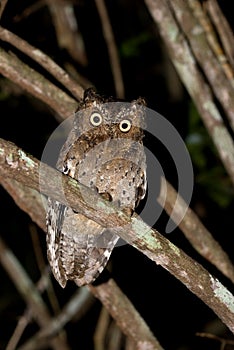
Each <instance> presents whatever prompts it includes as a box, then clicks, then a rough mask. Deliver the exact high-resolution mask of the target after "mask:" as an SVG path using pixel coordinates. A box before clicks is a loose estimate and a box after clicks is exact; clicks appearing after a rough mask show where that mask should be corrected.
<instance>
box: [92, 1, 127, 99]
mask: <svg viewBox="0 0 234 350" xmlns="http://www.w3.org/2000/svg"><path fill="white" fill-rule="evenodd" d="M95 2H96V6H97V9H98V12H99V16H100V18H101V22H102V30H103V35H104V38H105V40H106V44H107V48H108V52H109V58H110V64H111V69H112V73H113V78H114V84H115V90H116V96H117V97H119V98H124V83H123V77H122V72H121V66H120V61H119V55H118V51H117V47H116V43H115V38H114V34H113V31H112V27H111V24H110V20H109V17H108V13H107V9H106V6H105V3H104V0H95Z"/></svg>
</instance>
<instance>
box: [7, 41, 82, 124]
mask: <svg viewBox="0 0 234 350" xmlns="http://www.w3.org/2000/svg"><path fill="white" fill-rule="evenodd" d="M0 73H1V74H2V75H4V76H5V77H6V78H8V79H10V80H12V81H13V82H14V83H16V84H17V85H19V86H20V87H21V88H23V89H24V90H26V91H27V92H29V93H30V94H31V95H33V96H34V97H36V98H38V99H39V100H41V101H43V102H44V103H46V104H47V105H48V106H49V107H51V108H52V109H53V110H54V111H55V112H57V113H58V115H60V116H61V117H62V118H65V117H69V116H70V115H71V114H72V113H74V111H75V110H76V108H77V102H76V101H75V100H74V99H73V98H71V97H69V96H68V95H67V94H66V93H65V92H63V91H62V90H61V89H59V88H58V87H56V86H55V85H53V84H52V83H51V82H49V81H48V80H47V79H45V78H44V77H43V76H42V75H41V74H39V73H38V72H36V71H35V70H33V69H32V68H30V67H29V66H27V65H26V64H25V63H23V62H22V61H20V60H19V59H18V58H17V57H16V56H14V55H12V54H11V53H7V52H6V51H4V50H3V49H1V48H0Z"/></svg>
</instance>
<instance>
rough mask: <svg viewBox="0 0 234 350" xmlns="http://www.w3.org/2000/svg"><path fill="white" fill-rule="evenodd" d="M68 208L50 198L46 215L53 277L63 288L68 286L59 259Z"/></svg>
mask: <svg viewBox="0 0 234 350" xmlns="http://www.w3.org/2000/svg"><path fill="white" fill-rule="evenodd" d="M66 210H67V207H66V206H65V205H63V204H61V203H59V202H57V201H55V200H53V199H52V198H48V210H47V215H46V225H47V235H46V243H47V257H48V261H49V263H50V267H51V269H52V272H53V275H54V277H55V278H56V280H57V281H58V282H59V284H60V285H61V286H62V287H65V285H66V278H65V271H64V269H63V267H62V265H61V262H60V259H59V255H60V253H59V246H60V237H61V229H62V226H63V219H64V215H65V212H66Z"/></svg>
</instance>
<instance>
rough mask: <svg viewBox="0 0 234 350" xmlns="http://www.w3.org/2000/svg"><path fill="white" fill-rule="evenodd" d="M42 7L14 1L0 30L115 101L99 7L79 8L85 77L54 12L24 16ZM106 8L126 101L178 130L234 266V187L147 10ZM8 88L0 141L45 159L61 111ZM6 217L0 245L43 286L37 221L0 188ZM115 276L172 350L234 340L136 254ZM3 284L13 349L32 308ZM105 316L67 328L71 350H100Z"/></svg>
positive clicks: (158, 148)
mask: <svg viewBox="0 0 234 350" xmlns="http://www.w3.org/2000/svg"><path fill="white" fill-rule="evenodd" d="M33 3H35V2H33V1H23V2H19V1H16V0H9V2H8V4H7V7H6V9H5V12H4V14H3V17H2V20H1V21H2V22H1V25H2V26H3V27H5V28H7V29H9V30H11V31H12V32H13V33H15V34H17V35H18V36H20V37H22V38H23V39H25V40H27V41H28V42H29V43H30V44H32V45H34V46H36V47H38V48H39V49H41V50H42V51H44V52H45V53H47V54H48V55H49V56H50V57H52V58H53V59H54V60H55V61H56V62H57V63H59V64H60V65H61V66H64V63H65V62H69V63H71V64H73V65H74V66H75V67H76V68H77V70H78V71H79V72H80V73H82V74H83V75H84V76H85V77H87V78H88V79H89V80H90V81H91V82H92V84H94V85H95V86H96V88H97V90H98V92H100V93H105V94H107V95H115V91H114V85H113V79H112V74H111V69H110V65H109V59H108V52H107V48H106V44H105V41H104V39H103V35H102V29H101V24H100V19H99V16H98V13H97V11H96V8H95V4H94V2H93V1H91V0H88V1H77V2H76V6H75V9H76V15H77V18H78V23H79V27H80V30H81V33H82V35H83V39H84V43H85V48H86V53H87V57H88V65H87V66H86V67H82V66H80V65H79V64H78V63H77V62H74V61H73V60H72V59H71V57H70V56H69V54H68V53H67V52H66V50H61V49H59V48H58V45H57V40H56V35H55V31H54V27H53V23H52V21H51V17H50V13H49V11H48V8H47V7H46V6H42V7H41V8H39V9H38V10H37V11H35V12H33V13H32V14H31V15H29V16H24V15H22V14H23V13H24V10H25V9H26V8H27V7H30V6H31V5H32V4H33ZM107 5H108V11H109V16H110V19H111V23H112V26H113V31H114V35H115V39H116V42H117V46H118V49H119V54H120V58H121V67H122V71H123V77H124V84H125V90H126V100H131V99H135V98H137V97H138V96H143V97H144V98H145V99H146V101H147V104H148V107H150V108H152V109H154V110H156V111H157V112H159V113H161V114H162V115H163V116H164V117H165V118H167V119H168V120H169V121H170V122H171V123H172V124H173V125H174V126H175V127H176V129H177V130H178V132H179V134H180V135H181V137H182V138H183V139H184V141H185V142H186V144H187V146H188V149H189V151H190V154H191V158H192V161H193V166H194V175H195V183H194V193H193V198H192V203H191V206H192V208H193V209H194V210H195V211H196V213H197V214H198V215H199V216H200V218H201V220H202V221H203V223H204V224H205V225H206V226H207V228H208V229H209V230H210V231H211V232H212V234H213V236H214V237H215V238H216V239H217V240H218V241H219V242H220V244H221V245H222V246H223V248H224V249H225V250H226V251H227V253H228V254H229V256H230V257H231V259H232V260H233V243H234V239H233V229H234V224H233V209H234V201H233V188H232V185H231V183H230V181H229V179H228V176H227V175H226V173H225V171H224V170H223V167H222V164H221V162H220V160H219V158H218V156H217V153H216V151H215V149H214V147H213V144H212V142H211V140H210V138H209V136H208V134H207V132H206V130H205V128H204V126H203V124H202V122H201V121H200V117H199V115H198V113H197V111H196V108H195V107H194V105H193V102H192V101H191V99H190V97H189V96H188V94H187V92H186V91H185V89H184V88H183V86H182V85H181V83H180V81H179V80H178V77H177V75H176V73H175V71H174V69H173V67H172V66H171V64H170V61H169V58H168V57H167V53H166V49H165V47H164V46H163V43H162V42H161V40H160V37H159V34H158V32H157V30H156V28H155V26H154V23H153V21H152V19H151V17H150V15H149V13H148V12H147V9H146V8H145V5H144V2H143V1H140V0H139V1H133V0H130V1H123V0H122V1H121V0H119V1H117V0H115V1H111V2H107ZM220 5H221V6H222V9H223V11H224V13H225V14H226V16H227V18H228V20H229V22H230V24H231V26H232V25H233V23H232V22H231V21H232V16H231V13H232V11H230V10H231V8H229V7H228V2H227V1H222V2H220ZM1 45H2V46H3V47H4V48H8V49H11V50H12V51H13V52H16V53H17V54H18V55H19V56H20V57H21V58H23V59H24V61H26V62H28V63H29V64H30V65H32V66H33V67H35V68H37V69H41V68H39V67H38V66H36V65H35V63H33V62H31V61H30V60H28V59H27V57H24V55H23V54H20V53H19V52H17V51H16V50H15V49H14V48H12V47H10V46H9V45H6V44H5V43H1ZM41 71H42V72H43V70H41ZM0 84H1V85H0V88H1V90H0V108H1V109H0V110H1V112H0V115H1V127H0V137H2V138H5V139H7V140H10V141H12V142H14V143H16V144H17V145H18V146H20V147H22V148H23V149H24V150H26V151H27V152H29V153H31V154H33V155H34V156H36V157H38V158H39V159H40V157H41V154H42V152H43V149H44V146H45V143H46V140H47V139H48V137H49V136H50V134H51V133H52V131H53V130H54V129H55V127H56V126H57V125H58V122H57V121H56V119H55V118H54V116H53V113H52V111H50V110H49V109H48V108H47V107H45V106H44V105H43V104H42V103H41V102H39V101H37V100H35V99H34V98H33V97H31V96H29V95H27V94H25V93H23V92H22V91H21V90H20V89H19V88H15V89H12V85H11V84H9V82H7V80H5V79H4V78H3V77H0ZM8 85H9V86H8ZM7 92H9V93H7ZM194 135H198V136H199V140H200V141H199V142H198V143H197V144H196V145H194V144H192V143H190V141H189V140H191V137H192V136H194ZM145 144H146V146H147V147H149V148H151V149H152V150H153V151H154V153H155V154H156V156H157V158H158V160H159V163H160V164H161V166H162V168H163V170H164V172H165V174H166V177H167V178H168V179H169V180H170V181H171V182H172V183H173V184H174V185H175V186H176V179H177V177H176V173H175V174H173V172H171V168H172V161H171V159H170V156H169V155H168V154H167V152H166V150H165V149H164V147H163V146H162V145H160V144H157V143H156V144H153V143H152V142H151V140H150V137H147V135H146V138H145ZM0 213H1V215H0V218H1V225H0V230H1V231H0V234H1V236H2V237H3V238H4V240H5V241H6V243H7V244H8V245H9V247H10V248H11V249H12V251H13V252H14V254H15V255H16V256H17V258H18V259H19V260H20V262H21V263H22V265H23V266H24V268H25V269H26V271H27V272H28V273H29V274H30V276H31V278H32V280H33V281H34V282H36V281H37V280H38V279H39V277H40V273H39V270H38V267H37V264H36V261H35V257H34V252H33V249H32V241H31V236H30V233H29V225H30V224H31V220H30V218H29V217H28V216H27V215H26V214H25V213H23V212H22V211H21V210H20V209H19V208H18V207H17V206H16V205H15V204H14V202H13V200H12V199H11V197H10V196H9V195H8V194H7V193H6V192H5V191H4V189H3V188H1V187H0ZM167 219H168V218H167V216H166V214H162V216H161V217H160V219H159V220H158V222H157V223H156V225H155V227H156V228H157V229H158V230H159V231H160V232H162V233H163V232H164V230H165V224H166V222H167ZM37 230H38V234H39V239H40V243H41V247H42V250H43V253H44V256H45V259H46V246H45V234H44V232H41V231H40V229H37ZM168 238H169V239H170V240H171V241H172V242H174V243H175V244H177V245H178V246H179V247H181V248H182V249H183V250H184V251H185V252H187V253H188V254H189V255H191V256H192V257H193V258H194V259H196V260H197V261H199V262H200V263H201V264H203V265H204V266H205V267H206V268H207V269H208V270H209V271H210V272H211V273H213V274H214V275H215V276H217V277H218V278H220V280H221V282H222V283H224V284H225V285H226V286H227V287H229V288H230V290H231V289H232V286H231V285H230V283H229V281H228V280H227V279H225V278H224V277H223V276H221V275H220V274H219V272H218V271H217V270H216V269H215V268H214V267H213V266H211V265H210V264H209V263H207V262H206V261H204V259H202V258H201V257H200V256H199V255H198V254H197V253H196V252H195V251H194V250H193V249H192V248H191V246H190V244H189V243H188V242H187V241H186V239H185V238H184V236H183V234H182V233H181V231H180V230H179V229H176V230H175V231H173V232H172V233H171V234H170V235H169V236H168ZM109 269H110V270H111V274H112V275H113V277H114V278H115V280H116V281H117V283H118V284H119V286H120V287H121V288H122V290H123V291H124V292H125V293H126V295H127V296H128V297H129V298H130V300H131V301H132V302H133V304H134V305H135V306H136V308H137V309H138V310H139V312H140V313H141V315H142V316H143V318H144V319H145V320H146V322H147V323H148V325H149V326H150V328H151V329H152V331H153V332H154V333H155V335H156V337H157V338H158V340H159V341H160V343H161V344H162V346H163V347H164V348H165V349H183V350H186V349H191V350H193V349H201V350H202V349H207V348H209V349H218V348H219V346H220V344H219V343H218V342H215V341H211V340H207V339H203V338H199V337H197V336H196V332H201V331H208V332H214V333H215V332H217V334H218V335H220V336H222V337H230V338H231V335H230V333H229V332H228V331H227V330H226V328H225V327H222V325H221V321H219V320H218V319H217V317H216V315H215V314H214V313H213V312H212V311H211V310H210V309H209V308H208V307H207V306H206V305H205V304H204V303H203V302H201V301H200V300H198V299H197V297H195V296H194V295H193V294H192V293H191V292H190V291H189V290H187V289H186V287H185V286H183V285H182V284H181V283H180V282H178V281H177V280H176V279H175V278H174V277H173V276H171V275H170V274H169V273H168V272H167V271H165V270H163V269H162V268H161V267H159V266H156V265H155V264H154V263H153V262H151V261H150V260H148V259H147V258H146V257H145V256H144V255H142V254H141V253H139V252H138V251H136V250H135V249H134V248H132V247H130V246H128V245H125V246H122V247H118V248H116V249H115V250H114V252H113V254H112V258H111V264H110V265H109ZM0 280H1V287H0V288H1V295H0V348H2V349H4V348H5V346H6V343H7V341H8V339H9V337H10V336H11V334H12V332H13V330H14V328H15V326H16V323H17V320H18V317H19V316H20V315H22V313H23V312H24V309H25V305H24V302H23V301H22V299H21V298H20V296H19V294H18V293H17V291H16V289H15V287H14V285H13V284H12V282H11V281H10V280H9V278H8V276H7V274H6V273H5V271H4V270H3V269H2V268H0ZM53 283H54V288H55V290H56V293H57V295H58V298H59V302H60V304H61V306H62V305H64V304H65V303H66V302H67V300H68V299H69V297H70V296H71V295H72V294H73V293H74V291H75V289H76V286H75V285H73V284H72V283H69V284H68V287H67V288H66V289H65V290H62V289H61V288H60V287H59V285H58V284H57V283H56V282H55V281H54V280H53ZM100 308H101V305H100V303H99V302H98V301H97V302H96V303H95V304H94V305H93V306H92V308H91V309H90V310H89V311H88V313H87V314H86V315H85V316H84V317H83V318H82V319H81V320H80V321H78V322H75V321H74V322H70V323H69V324H68V325H67V326H66V330H67V332H68V339H69V343H70V345H71V348H72V349H76V348H78V347H79V349H92V348H93V341H92V336H93V332H94V329H95V325H96V322H97V319H98V315H99V311H100ZM36 329H37V327H36V326H35V324H31V325H30V326H29V327H28V328H27V331H26V332H25V335H24V337H23V339H22V341H23V340H26V339H27V337H28V336H30V335H31V334H33V332H34V331H35V330H36ZM225 349H231V346H230V347H229V348H228V347H226V348H225Z"/></svg>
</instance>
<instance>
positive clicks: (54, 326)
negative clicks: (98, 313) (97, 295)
mask: <svg viewBox="0 0 234 350" xmlns="http://www.w3.org/2000/svg"><path fill="white" fill-rule="evenodd" d="M93 301H94V298H93V296H92V294H91V293H90V292H89V290H88V289H87V288H85V287H84V288H80V289H78V290H77V292H76V293H75V294H74V295H73V296H72V297H71V299H70V300H69V302H68V303H67V304H66V305H65V306H64V308H63V309H62V311H61V312H60V314H59V315H58V316H56V317H55V318H53V319H51V320H50V322H48V324H47V326H46V327H43V328H42V329H41V330H40V331H39V332H38V333H37V334H36V335H35V336H33V337H32V338H31V339H30V340H28V341H27V342H26V343H25V344H23V345H22V346H20V347H19V350H34V349H35V348H36V349H44V348H45V347H46V344H47V343H48V339H53V337H54V336H55V335H56V334H57V333H58V332H59V331H61V330H62V329H63V328H64V326H65V325H66V323H67V322H69V321H70V320H71V319H72V318H73V317H74V316H76V319H79V318H80V317H81V316H82V315H83V314H84V312H85V310H87V308H89V307H90V305H91V304H92V303H93Z"/></svg>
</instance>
